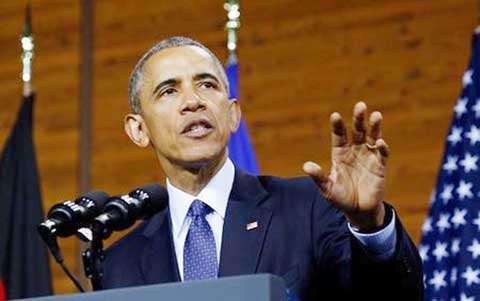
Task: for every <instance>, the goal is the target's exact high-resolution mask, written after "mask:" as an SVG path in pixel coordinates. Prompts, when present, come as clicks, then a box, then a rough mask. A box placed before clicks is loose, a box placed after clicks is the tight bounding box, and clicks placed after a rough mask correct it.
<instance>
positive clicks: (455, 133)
mask: <svg viewBox="0 0 480 301" xmlns="http://www.w3.org/2000/svg"><path fill="white" fill-rule="evenodd" d="M462 132H463V129H462V128H461V127H456V126H454V127H452V130H451V132H450V135H448V137H447V141H449V142H451V143H452V144H453V145H456V144H457V143H458V142H460V141H462Z"/></svg>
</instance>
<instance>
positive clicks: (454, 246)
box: [450, 238, 460, 255]
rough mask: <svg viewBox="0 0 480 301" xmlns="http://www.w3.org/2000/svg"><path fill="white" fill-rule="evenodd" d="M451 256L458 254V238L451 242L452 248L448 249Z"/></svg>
mask: <svg viewBox="0 0 480 301" xmlns="http://www.w3.org/2000/svg"><path fill="white" fill-rule="evenodd" d="M450 251H451V252H452V254H454V255H455V254H457V253H458V252H460V238H455V239H453V240H452V246H451V247H450Z"/></svg>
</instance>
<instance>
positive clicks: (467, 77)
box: [462, 69, 473, 87]
mask: <svg viewBox="0 0 480 301" xmlns="http://www.w3.org/2000/svg"><path fill="white" fill-rule="evenodd" d="M472 75H473V70H471V69H469V70H467V71H465V73H464V74H463V78H462V82H463V87H466V86H468V85H470V84H471V83H473V80H472Z"/></svg>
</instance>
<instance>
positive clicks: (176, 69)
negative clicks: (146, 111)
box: [142, 45, 219, 82]
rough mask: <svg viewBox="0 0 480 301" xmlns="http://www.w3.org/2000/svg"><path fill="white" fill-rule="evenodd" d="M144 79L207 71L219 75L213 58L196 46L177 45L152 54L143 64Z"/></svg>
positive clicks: (180, 75) (181, 75)
mask: <svg viewBox="0 0 480 301" xmlns="http://www.w3.org/2000/svg"><path fill="white" fill-rule="evenodd" d="M142 71H143V75H144V79H146V80H151V81H154V82H158V81H162V80H166V79H170V78H181V77H184V76H194V75H196V74H198V73H204V72H209V73H213V74H215V75H216V76H219V72H218V70H217V67H216V65H215V63H214V60H213V58H212V57H211V56H210V54H209V53H208V52H206V51H205V50H203V49H202V48H199V47H196V46H190V45H188V46H177V47H170V48H167V49H163V50H161V51H159V52H157V53H155V54H154V55H152V56H151V57H150V58H149V59H148V60H147V61H146V62H145V65H144V66H143V70H142Z"/></svg>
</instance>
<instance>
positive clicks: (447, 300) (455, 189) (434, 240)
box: [419, 29, 480, 301]
mask: <svg viewBox="0 0 480 301" xmlns="http://www.w3.org/2000/svg"><path fill="white" fill-rule="evenodd" d="M478 32H479V31H478V29H477V31H476V33H475V34H474V36H473V40H472V57H471V59H470V64H469V67H468V69H467V70H466V71H465V73H464V74H463V79H462V83H463V89H462V93H461V95H460V97H459V99H458V101H457V104H456V105H455V107H454V109H453V111H454V114H453V115H454V116H453V120H452V123H451V127H450V132H449V134H448V136H447V141H446V146H445V154H444V158H443V162H442V165H441V170H440V173H439V176H438V180H437V186H436V190H435V191H434V192H433V193H432V199H431V205H430V213H429V215H428V217H427V219H426V221H425V223H424V224H423V226H422V236H423V237H422V241H421V244H420V246H419V252H420V256H421V257H422V260H423V264H424V285H425V300H428V301H433V300H444V301H475V300H478V301H480V169H479V164H480V162H479V157H480V91H479V88H480V40H479V34H478Z"/></svg>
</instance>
